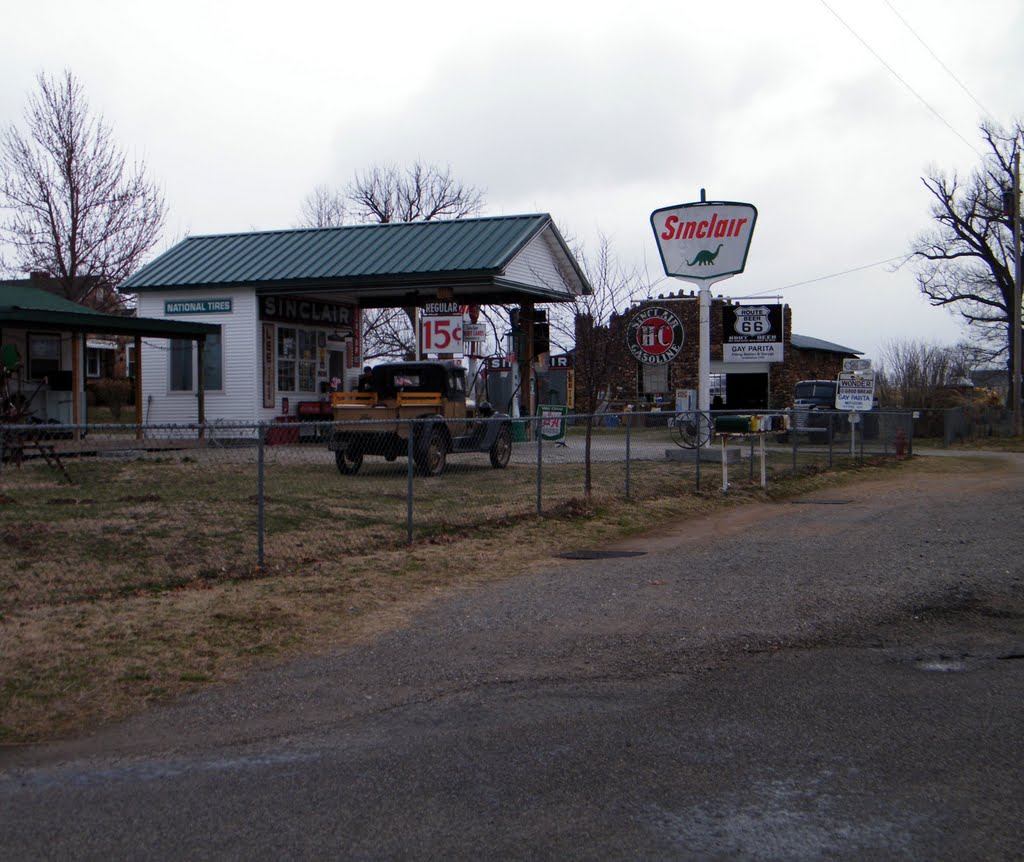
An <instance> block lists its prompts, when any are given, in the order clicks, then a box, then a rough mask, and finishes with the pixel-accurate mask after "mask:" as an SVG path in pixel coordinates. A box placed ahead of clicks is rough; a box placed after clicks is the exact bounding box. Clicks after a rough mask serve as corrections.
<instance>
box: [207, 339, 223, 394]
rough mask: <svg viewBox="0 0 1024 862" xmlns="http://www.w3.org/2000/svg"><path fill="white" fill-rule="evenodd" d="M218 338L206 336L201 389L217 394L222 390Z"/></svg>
mask: <svg viewBox="0 0 1024 862" xmlns="http://www.w3.org/2000/svg"><path fill="white" fill-rule="evenodd" d="M222 356H223V351H222V350H221V344H220V336H219V335H207V336H206V349H205V350H204V351H203V387H204V388H205V389H206V391H207V392H219V391H220V390H222V389H223V388H224V371H223V368H224V363H223V362H222V361H221V359H222Z"/></svg>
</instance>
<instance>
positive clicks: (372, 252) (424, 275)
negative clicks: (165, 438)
mask: <svg viewBox="0 0 1024 862" xmlns="http://www.w3.org/2000/svg"><path fill="white" fill-rule="evenodd" d="M119 290H120V291H121V292H123V293H130V294H135V295H136V296H137V309H138V314H139V315H140V316H142V317H147V318H163V319H167V320H175V321H182V322H186V321H187V322H194V323H217V324H219V325H220V335H219V336H208V337H207V338H206V340H205V354H204V361H203V362H202V364H200V363H199V361H198V356H199V352H198V351H197V350H195V349H194V342H192V341H188V340H181V341H171V342H169V343H167V342H156V341H148V340H144V341H143V342H142V359H143V361H142V363H141V367H142V369H143V377H142V398H143V401H144V408H145V415H146V421H147V422H148V423H185V422H194V421H196V417H197V413H196V410H197V407H196V402H197V394H198V391H199V388H200V387H203V388H205V393H206V394H205V412H206V417H207V419H223V420H228V421H237V422H255V421H263V420H268V419H273V418H274V417H277V416H280V415H282V414H288V415H294V414H295V413H296V412H297V410H298V407H299V405H300V404H302V405H304V406H305V407H307V408H310V407H313V409H314V410H315V407H314V404H320V405H323V406H324V415H327V410H326V405H327V402H328V398H329V396H328V392H329V390H330V388H331V381H332V380H333V379H335V378H337V380H338V381H340V384H341V385H340V388H343V389H353V388H355V382H356V378H357V377H358V374H359V370H360V368H361V367H362V364H363V363H362V350H361V345H360V324H361V315H362V312H363V310H364V309H367V308H388V307H423V306H425V305H427V304H428V303H436V302H451V303H458V304H462V305H484V304H505V303H518V304H523V305H529V304H532V303H535V302H539V303H546V302H564V301H567V300H570V299H572V298H573V297H574V296H577V295H579V294H582V293H586V292H589V290H590V287H589V284H588V283H587V280H586V278H585V276H584V275H583V272H582V270H581V269H580V266H579V264H578V263H577V261H576V260H575V258H574V257H573V255H572V253H571V252H570V251H569V249H568V247H567V245H566V243H565V241H564V239H563V238H562V236H561V235H560V234H559V232H558V229H557V228H556V227H555V225H554V222H553V221H552V219H551V217H550V216H549V215H547V214H544V213H542V214H534V215H517V216H501V217H495V218H478V219H458V220H454V221H430V222H400V223H391V224H373V225H352V226H346V227H337V228H317V229H307V230H285V231H272V232H252V233H243V234H227V235H214V236H197V237H189V238H188V239H185V240H183V241H182V242H180V243H179V244H178V245H176V246H174V247H173V248H171V249H170V250H169V251H167V252H166V253H164V254H162V255H161V256H160V257H158V258H157V259H156V260H154V261H153V262H151V263H150V264H148V265H147V266H145V267H143V268H142V269H141V270H139V272H137V273H136V274H135V275H133V276H132V277H131V278H130V279H128V280H127V281H126V282H125V283H124V284H123V285H121V287H120V288H119ZM286 405H287V406H286ZM304 412H306V411H304Z"/></svg>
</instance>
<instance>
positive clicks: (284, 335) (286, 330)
mask: <svg viewBox="0 0 1024 862" xmlns="http://www.w3.org/2000/svg"><path fill="white" fill-rule="evenodd" d="M317 334H318V333H317V331H316V330H315V329H296V328H294V327H292V326H279V327H277V388H278V390H279V391H281V392H316V380H317V367H318V364H319V349H318V345H317Z"/></svg>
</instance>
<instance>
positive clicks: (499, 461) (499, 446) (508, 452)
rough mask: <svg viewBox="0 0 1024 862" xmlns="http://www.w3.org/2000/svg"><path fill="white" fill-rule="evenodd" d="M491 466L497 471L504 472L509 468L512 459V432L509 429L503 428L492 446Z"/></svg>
mask: <svg viewBox="0 0 1024 862" xmlns="http://www.w3.org/2000/svg"><path fill="white" fill-rule="evenodd" d="M490 456H491V466H492V467H493V468H494V469H495V470H503V469H505V467H507V466H508V459H509V458H511V457H512V432H511V431H509V429H508V428H507V427H506V428H501V429H499V430H498V436H497V438H496V439H495V441H494V443H493V444H492V445H491V451H490Z"/></svg>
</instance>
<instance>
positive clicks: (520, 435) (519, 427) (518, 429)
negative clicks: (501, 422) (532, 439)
mask: <svg viewBox="0 0 1024 862" xmlns="http://www.w3.org/2000/svg"><path fill="white" fill-rule="evenodd" d="M512 442H513V443H525V442H526V423H525V422H523V421H522V420H519V421H515V422H513V423H512Z"/></svg>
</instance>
